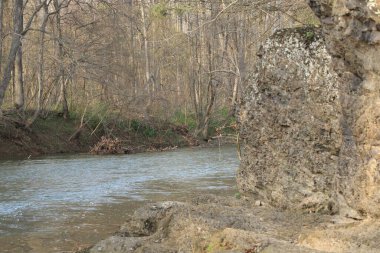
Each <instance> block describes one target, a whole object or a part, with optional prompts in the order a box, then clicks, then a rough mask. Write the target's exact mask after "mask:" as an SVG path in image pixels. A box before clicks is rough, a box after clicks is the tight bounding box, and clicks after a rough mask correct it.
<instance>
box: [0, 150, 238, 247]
mask: <svg viewBox="0 0 380 253" xmlns="http://www.w3.org/2000/svg"><path fill="white" fill-rule="evenodd" d="M238 164H239V161H238V158H237V153H236V148H235V147H233V146H227V147H216V148H185V149H179V150H175V151H170V152H161V153H160V152H156V153H142V154H134V155H117V156H92V155H59V156H46V157H38V158H36V159H33V158H31V159H28V160H0V252H38V253H44V252H74V251H75V250H78V249H80V248H83V247H86V246H90V245H91V244H92V243H95V242H96V241H98V240H100V239H101V238H103V237H105V236H107V235H109V234H111V233H112V232H114V231H116V230H117V229H118V227H119V225H121V224H122V223H123V221H124V220H125V219H126V218H127V216H128V215H129V214H131V212H132V211H133V210H135V209H136V208H138V207H140V206H141V205H143V204H146V203H148V202H155V201H162V200H187V199H189V198H191V197H192V196H194V195H197V194H203V193H215V194H234V193H235V192H236V189H235V179H234V177H235V172H236V169H237V167H238Z"/></svg>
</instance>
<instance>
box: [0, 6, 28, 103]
mask: <svg viewBox="0 0 380 253" xmlns="http://www.w3.org/2000/svg"><path fill="white" fill-rule="evenodd" d="M22 8H23V0H15V5H14V14H13V15H14V33H13V36H12V43H11V47H10V50H9V55H8V61H7V64H6V67H5V69H4V73H3V78H2V81H1V85H0V108H1V106H2V105H3V102H4V96H5V92H6V90H7V88H8V86H9V82H10V80H11V77H12V70H13V68H14V64H15V59H16V55H17V52H18V51H19V48H20V46H21V34H20V32H19V31H18V30H17V29H18V28H19V27H20V26H21V25H22V15H23V13H22V12H23V11H22ZM20 23H21V24H20Z"/></svg>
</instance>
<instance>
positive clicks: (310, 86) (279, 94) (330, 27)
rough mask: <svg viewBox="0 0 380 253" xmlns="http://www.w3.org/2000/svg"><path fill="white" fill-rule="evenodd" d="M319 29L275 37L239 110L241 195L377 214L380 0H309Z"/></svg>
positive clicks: (281, 203)
mask: <svg viewBox="0 0 380 253" xmlns="http://www.w3.org/2000/svg"><path fill="white" fill-rule="evenodd" d="M308 3H309V5H310V7H311V8H312V9H313V11H314V13H315V14H316V15H317V16H318V17H319V18H320V20H321V28H322V31H318V30H310V29H311V28H309V30H308V28H302V29H296V30H291V29H290V30H289V29H288V30H283V31H278V32H276V33H275V34H274V35H273V36H272V37H271V38H270V39H269V40H268V41H267V42H266V43H265V45H264V46H263V49H262V50H261V51H260V52H261V53H260V55H261V56H260V59H259V61H258V63H257V67H256V72H255V75H254V76H253V78H252V80H251V81H250V84H249V85H248V87H247V90H246V92H245V95H244V98H243V102H242V107H241V111H240V136H241V146H242V152H241V153H242V162H241V166H240V169H239V171H238V173H237V182H238V186H239V189H240V190H241V191H242V192H246V193H248V194H251V195H253V196H254V197H255V198H257V197H258V198H260V199H262V200H263V201H265V202H268V203H269V204H271V205H273V206H276V207H280V208H284V209H305V211H309V212H323V213H326V212H327V213H331V214H334V213H336V212H338V211H339V208H340V207H344V209H345V210H347V208H348V209H351V211H350V212H351V213H353V212H356V213H357V214H358V216H360V217H379V216H380V163H379V162H378V159H379V158H380V156H379V154H378V146H379V145H380V110H379V109H378V108H379V106H380V60H379V59H380V43H378V42H379V28H380V12H379V7H380V1H378V0H370V1H359V0H332V1H324V0H308Z"/></svg>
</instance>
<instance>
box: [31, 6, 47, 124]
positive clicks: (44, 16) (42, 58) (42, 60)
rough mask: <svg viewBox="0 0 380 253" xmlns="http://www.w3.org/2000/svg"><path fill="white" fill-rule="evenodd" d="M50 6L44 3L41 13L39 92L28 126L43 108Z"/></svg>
mask: <svg viewBox="0 0 380 253" xmlns="http://www.w3.org/2000/svg"><path fill="white" fill-rule="evenodd" d="M48 17H49V16H48V6H47V5H46V4H44V7H43V13H42V15H41V25H40V38H39V44H40V50H39V56H38V62H39V65H38V73H37V82H38V93H37V108H36V110H35V112H34V115H33V117H32V118H31V119H30V120H29V121H28V123H27V124H26V127H27V128H28V127H30V126H31V125H32V124H33V122H34V121H35V120H36V119H37V117H38V116H39V115H40V112H41V108H42V93H43V87H44V65H45V55H44V52H45V32H46V24H47V21H48Z"/></svg>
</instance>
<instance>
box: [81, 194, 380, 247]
mask: <svg viewBox="0 0 380 253" xmlns="http://www.w3.org/2000/svg"><path fill="white" fill-rule="evenodd" d="M379 224H380V222H379V221H377V220H366V221H356V220H354V219H348V218H344V217H341V216H329V215H320V214H315V213H305V212H295V211H293V212H289V211H282V210H279V209H275V208H272V207H270V206H267V205H266V204H265V203H262V202H260V201H255V200H253V199H248V198H245V197H240V196H238V195H237V196H235V197H220V196H214V195H203V196H198V197H195V198H193V199H192V200H191V201H189V202H173V201H168V202H161V203H158V204H154V205H147V206H145V207H142V208H139V209H137V210H136V211H135V213H134V214H133V215H132V216H130V217H129V218H128V219H127V222H126V223H125V224H124V225H123V226H122V227H121V229H120V230H119V231H118V232H117V233H115V235H113V236H111V237H109V238H108V239H105V240H103V241H101V242H99V243H98V244H96V245H94V246H93V247H91V248H89V249H86V250H83V251H82V252H92V253H95V252H114V253H116V252H118V253H121V252H152V253H153V252H155V253H160V252H162V253H169V252H173V253H174V252H207V253H211V252H243V253H256V252H298V253H299V252H305V253H310V252H379V249H380V240H379V239H380V232H379V231H378V229H377V228H378V226H379Z"/></svg>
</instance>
